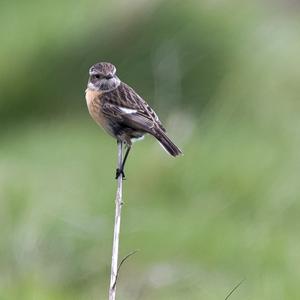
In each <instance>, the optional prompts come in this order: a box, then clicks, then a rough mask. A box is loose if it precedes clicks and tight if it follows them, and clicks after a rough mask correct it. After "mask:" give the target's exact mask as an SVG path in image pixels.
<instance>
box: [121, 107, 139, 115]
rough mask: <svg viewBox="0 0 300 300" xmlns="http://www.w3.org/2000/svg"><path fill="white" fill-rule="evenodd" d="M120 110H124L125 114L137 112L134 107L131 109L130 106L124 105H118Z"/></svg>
mask: <svg viewBox="0 0 300 300" xmlns="http://www.w3.org/2000/svg"><path fill="white" fill-rule="evenodd" d="M119 108H120V109H121V111H122V112H124V113H125V114H135V113H136V112H137V110H136V109H131V108H125V107H120V106H119Z"/></svg>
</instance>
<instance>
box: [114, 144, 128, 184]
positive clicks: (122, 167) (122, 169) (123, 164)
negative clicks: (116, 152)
mask: <svg viewBox="0 0 300 300" xmlns="http://www.w3.org/2000/svg"><path fill="white" fill-rule="evenodd" d="M130 149H131V146H130V145H127V149H126V152H125V155H124V158H123V161H122V166H121V169H119V168H118V169H117V170H116V179H118V177H119V176H120V175H121V174H122V178H123V179H125V173H124V167H125V163H126V160H127V157H128V154H129V151H130Z"/></svg>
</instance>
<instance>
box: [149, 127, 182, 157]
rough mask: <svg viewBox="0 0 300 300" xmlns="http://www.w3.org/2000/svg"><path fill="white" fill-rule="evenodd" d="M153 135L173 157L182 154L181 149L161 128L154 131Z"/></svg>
mask: <svg viewBox="0 0 300 300" xmlns="http://www.w3.org/2000/svg"><path fill="white" fill-rule="evenodd" d="M154 136H155V137H156V139H157V140H158V141H159V143H160V144H161V146H162V147H163V148H164V149H165V150H166V151H167V152H168V153H169V154H170V155H172V156H174V157H175V156H177V155H180V154H182V151H181V150H180V149H179V148H178V147H177V146H176V145H175V144H174V143H173V142H172V141H171V140H170V139H169V138H168V136H167V135H166V134H165V132H163V131H162V130H159V131H158V132H156V134H155V135H154Z"/></svg>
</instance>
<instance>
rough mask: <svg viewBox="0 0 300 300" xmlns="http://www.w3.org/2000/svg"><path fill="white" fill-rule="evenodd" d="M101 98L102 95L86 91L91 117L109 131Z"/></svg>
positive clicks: (97, 92)
mask: <svg viewBox="0 0 300 300" xmlns="http://www.w3.org/2000/svg"><path fill="white" fill-rule="evenodd" d="M101 96H102V93H101V92H99V91H94V90H90V89H87V90H86V91H85V99H86V104H87V107H88V110H89V113H90V115H91V117H92V118H93V119H94V121H95V122H96V123H97V124H98V125H100V126H102V127H103V128H104V129H106V130H107V121H106V118H105V117H104V116H103V114H102V112H101Z"/></svg>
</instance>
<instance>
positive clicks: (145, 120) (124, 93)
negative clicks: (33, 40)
mask: <svg viewBox="0 0 300 300" xmlns="http://www.w3.org/2000/svg"><path fill="white" fill-rule="evenodd" d="M85 98H86V102H87V107H88V110H89V113H90V115H91V116H92V118H93V119H94V121H95V122H96V123H97V124H98V125H100V126H101V127H103V128H104V129H105V130H106V131H107V132H108V133H109V134H110V135H112V136H113V137H114V138H116V139H117V141H118V143H122V144H123V143H124V144H125V145H126V146H127V151H126V153H125V155H124V159H123V163H122V167H121V168H120V169H117V171H116V178H118V177H119V176H120V175H121V174H122V176H123V178H124V177H125V175H124V166H125V162H126V159H127V157H128V154H129V151H130V149H131V145H132V141H133V140H136V139H140V138H143V136H144V135H145V134H146V133H149V134H151V135H152V136H154V137H155V138H156V139H157V140H158V141H159V143H160V144H161V145H162V147H163V148H164V149H165V150H166V151H167V152H168V153H169V154H170V155H172V156H177V155H179V154H182V152H181V150H180V149H179V148H178V147H177V146H176V145H175V144H174V143H173V142H172V141H171V140H170V139H169V138H168V136H167V135H166V130H165V128H164V127H163V125H162V124H161V122H160V120H159V119H158V117H157V115H156V113H155V112H154V110H153V109H152V108H151V107H150V106H149V105H148V104H147V102H146V101H145V100H144V99H143V98H142V97H140V96H139V95H138V94H137V93H136V92H135V91H134V90H133V89H132V88H131V87H130V86H128V85H127V84H126V83H124V82H122V81H121V80H120V79H119V78H118V77H117V75H116V67H115V66H114V65H112V64H111V63H107V62H101V63H97V64H95V65H93V66H92V67H91V68H90V70H89V80H88V85H87V89H86V91H85Z"/></svg>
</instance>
